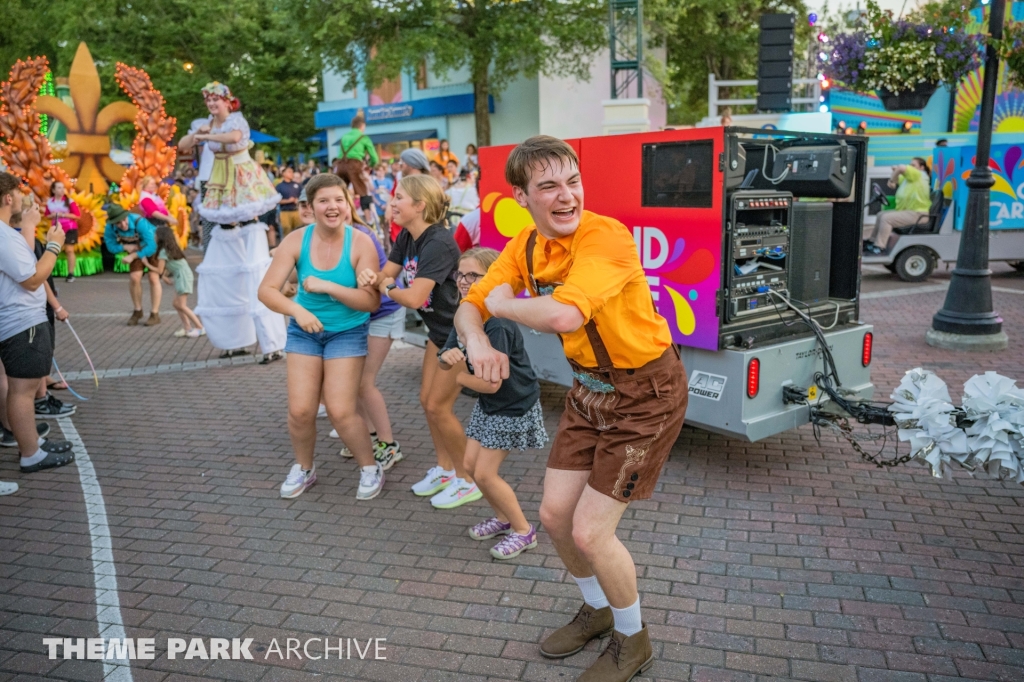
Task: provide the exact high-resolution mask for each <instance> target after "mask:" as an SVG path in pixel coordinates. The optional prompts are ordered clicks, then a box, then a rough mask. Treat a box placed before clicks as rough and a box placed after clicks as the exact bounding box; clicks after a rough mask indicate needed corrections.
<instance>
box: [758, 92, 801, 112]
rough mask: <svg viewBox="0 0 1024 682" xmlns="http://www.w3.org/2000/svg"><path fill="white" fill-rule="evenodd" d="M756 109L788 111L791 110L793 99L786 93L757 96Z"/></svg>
mask: <svg viewBox="0 0 1024 682" xmlns="http://www.w3.org/2000/svg"><path fill="white" fill-rule="evenodd" d="M757 108H758V109H760V110H761V111H789V110H790V109H792V108H793V97H792V95H790V94H789V93H788V92H776V93H771V92H770V93H766V94H764V95H760V94H759V95H758V96H757Z"/></svg>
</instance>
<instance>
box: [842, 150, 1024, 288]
mask: <svg viewBox="0 0 1024 682" xmlns="http://www.w3.org/2000/svg"><path fill="white" fill-rule="evenodd" d="M1014 147H1016V145H995V146H993V148H992V158H993V160H994V167H993V168H992V174H993V176H994V178H995V185H994V186H993V188H992V190H991V192H992V193H991V200H990V209H991V213H990V218H989V223H990V228H991V229H990V232H989V255H988V257H989V261H1005V262H1008V263H1009V264H1010V265H1012V266H1013V267H1015V268H1016V269H1017V270H1019V271H1022V272H1024V184H1019V185H1018V186H1016V187H1015V186H1014V183H1013V180H1014V179H1015V178H1014V175H1015V173H1014V170H1015V169H1010V168H1005V169H1004V168H1003V167H1002V165H1001V164H1000V163H999V160H1001V159H1004V156H1005V155H1006V154H1007V153H1008V152H1009V151H1010V149H1012V148H1014ZM974 154H975V148H974V147H973V146H964V147H948V148H944V149H941V148H937V149H936V150H935V152H934V158H933V160H932V168H933V169H934V170H935V172H934V175H933V188H934V191H932V193H931V199H932V201H931V208H930V210H929V211H928V214H927V215H922V216H921V219H920V220H919V221H918V223H917V224H916V225H912V226H909V227H897V228H894V229H893V232H892V235H891V236H890V237H889V242H888V243H887V244H886V245H885V249H884V252H883V253H882V254H880V255H877V256H876V255H870V254H867V253H865V254H864V255H863V257H862V262H863V263H864V264H865V265H884V266H885V267H886V268H887V269H888V270H889V271H890V272H892V273H893V274H895V275H896V276H897V277H899V278H900V279H901V280H903V281H904V282H922V281H924V280H926V279H927V278H928V276H929V275H931V274H932V272H933V271H934V270H935V267H936V266H937V265H938V264H939V263H940V262H944V263H947V264H948V263H955V262H956V258H957V254H958V253H959V250H960V234H961V231H962V229H963V222H964V213H965V212H966V208H967V195H968V188H967V185H966V182H965V178H966V176H967V174H968V173H969V172H970V170H971V169H972V168H973V159H974ZM891 173H892V169H891V167H884V166H874V167H872V168H870V169H869V171H868V173H867V174H866V176H867V177H866V179H865V182H866V186H865V195H866V196H867V197H869V199H868V201H867V204H866V210H865V211H864V217H865V220H864V225H865V238H866V237H867V236H869V235H870V229H869V228H871V227H873V226H874V222H875V220H876V219H877V215H878V213H880V211H881V210H882V207H883V206H885V205H886V204H887V203H891V199H890V198H891V196H892V194H893V190H892V188H890V187H888V184H887V181H888V179H889V177H890V175H891ZM1016 180H1017V181H1018V183H1019V181H1020V180H1021V178H1020V177H1017V178H1016Z"/></svg>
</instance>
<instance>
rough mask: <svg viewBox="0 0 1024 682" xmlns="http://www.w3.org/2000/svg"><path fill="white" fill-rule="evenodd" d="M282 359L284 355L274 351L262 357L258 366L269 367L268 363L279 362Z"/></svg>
mask: <svg viewBox="0 0 1024 682" xmlns="http://www.w3.org/2000/svg"><path fill="white" fill-rule="evenodd" d="M283 357H284V353H282V352H281V351H279V350H275V351H274V352H273V353H267V354H266V355H264V356H263V359H261V360H260V362H259V364H261V365H269V364H270V363H272V362H275V361H277V360H280V359H281V358H283Z"/></svg>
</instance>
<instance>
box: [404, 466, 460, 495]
mask: <svg viewBox="0 0 1024 682" xmlns="http://www.w3.org/2000/svg"><path fill="white" fill-rule="evenodd" d="M454 480H455V472H454V471H445V470H444V469H442V468H441V467H439V466H436V467H431V469H430V471H428V472H427V475H426V476H424V477H423V480H421V481H418V482H416V483H414V484H413V486H412V491H413V492H414V493H416V494H417V495H419V496H420V497H426V496H428V495H436V494H437V493H439V492H441V491H442V490H444V489H445V488H447V487H448V486H449V485H451V482H452V481H454Z"/></svg>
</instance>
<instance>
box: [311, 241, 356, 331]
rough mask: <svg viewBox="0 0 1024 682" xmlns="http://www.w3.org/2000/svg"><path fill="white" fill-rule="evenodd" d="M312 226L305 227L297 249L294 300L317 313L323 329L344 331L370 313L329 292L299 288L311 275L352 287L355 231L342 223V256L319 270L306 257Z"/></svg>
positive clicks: (354, 282)
mask: <svg viewBox="0 0 1024 682" xmlns="http://www.w3.org/2000/svg"><path fill="white" fill-rule="evenodd" d="M314 229H316V228H315V226H313V225H310V226H309V227H307V228H306V233H305V234H304V235H302V250H301V251H300V252H299V262H298V263H296V264H295V269H296V270H297V271H298V274H299V292H298V294H297V295H296V297H295V300H296V301H297V302H298V304H299V305H301V306H302V307H303V308H305V309H306V310H308V311H309V312H311V313H313V314H314V315H316V316H317V319H319V320H320V322H321V323H323V325H324V331H325V332H344V331H348V330H349V329H354V328H355V327H358V326H360V325H362V324H366V323H367V322H368V321H369V319H370V313H364V312H362V311H359V310H352V309H351V308H349V307H348V306H347V305H345V304H344V303H342V302H341V301H339V300H337V299H336V298H332V297H331V296H330V295H328V294H311V293H309V292H308V291H306V290H305V289H303V288H302V283H303V282H304V281H305V280H306V278H307V277H309V276H310V275H312V276H314V277H319V278H320V279H322V280H325V281H327V282H333V283H335V284H340V285H341V286H343V287H350V288H355V286H356V269H355V268H353V267H352V234H353V232H354V230H353V229H352V226H351V225H346V226H345V240H344V246H342V248H341V257H340V258H339V259H338V264H337V265H336V266H335V267H334V269H333V270H318V269H317V268H315V267H313V261H312V260H311V259H310V257H309V246H310V244H311V243H312V240H313V230H314Z"/></svg>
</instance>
